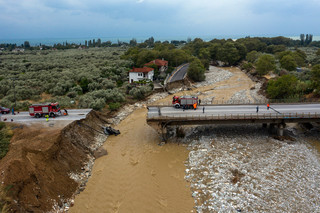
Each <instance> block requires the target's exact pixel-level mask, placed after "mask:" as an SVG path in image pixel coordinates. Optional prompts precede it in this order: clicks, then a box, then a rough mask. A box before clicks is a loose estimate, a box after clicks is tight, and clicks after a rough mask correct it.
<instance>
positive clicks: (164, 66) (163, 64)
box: [144, 59, 168, 72]
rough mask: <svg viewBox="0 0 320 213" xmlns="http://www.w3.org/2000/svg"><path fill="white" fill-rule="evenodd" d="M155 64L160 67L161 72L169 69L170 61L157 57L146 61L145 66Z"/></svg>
mask: <svg viewBox="0 0 320 213" xmlns="http://www.w3.org/2000/svg"><path fill="white" fill-rule="evenodd" d="M153 64H155V65H156V66H157V67H158V70H159V72H165V71H166V70H167V69H168V61H165V60H163V59H162V60H160V59H155V60H153V61H150V62H148V63H146V64H145V65H144V66H150V65H153Z"/></svg>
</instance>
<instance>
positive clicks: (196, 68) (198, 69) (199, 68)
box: [188, 59, 205, 81]
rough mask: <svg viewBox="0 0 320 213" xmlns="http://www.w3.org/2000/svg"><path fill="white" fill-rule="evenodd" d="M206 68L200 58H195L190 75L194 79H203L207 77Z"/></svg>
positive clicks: (190, 66) (190, 67) (189, 71)
mask: <svg viewBox="0 0 320 213" xmlns="http://www.w3.org/2000/svg"><path fill="white" fill-rule="evenodd" d="M204 72H205V68H204V67H203V65H202V63H201V61H200V60H199V59H194V60H193V61H192V62H191V63H190V65H189V69H188V76H189V77H190V78H191V79H192V80H194V81H203V80H204V79H205V75H204Z"/></svg>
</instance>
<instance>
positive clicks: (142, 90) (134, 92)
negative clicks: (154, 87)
mask: <svg viewBox="0 0 320 213" xmlns="http://www.w3.org/2000/svg"><path fill="white" fill-rule="evenodd" d="M150 92H151V88H150V87H149V86H141V87H134V88H133V89H131V90H130V92H129V94H130V95H131V96H133V97H134V98H135V99H138V100H142V99H144V98H145V97H146V96H147V95H148V94H149V93H150Z"/></svg>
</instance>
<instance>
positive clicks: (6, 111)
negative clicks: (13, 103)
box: [0, 106, 10, 114]
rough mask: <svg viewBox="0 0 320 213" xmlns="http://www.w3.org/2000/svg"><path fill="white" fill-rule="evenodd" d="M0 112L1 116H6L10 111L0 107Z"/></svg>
mask: <svg viewBox="0 0 320 213" xmlns="http://www.w3.org/2000/svg"><path fill="white" fill-rule="evenodd" d="M0 112H1V113H2V114H8V113H9V112H10V109H8V108H5V107H2V106H0Z"/></svg>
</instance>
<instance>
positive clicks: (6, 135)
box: [0, 122, 12, 160]
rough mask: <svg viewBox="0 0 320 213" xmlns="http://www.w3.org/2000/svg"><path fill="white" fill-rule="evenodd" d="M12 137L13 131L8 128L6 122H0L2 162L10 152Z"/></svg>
mask: <svg viewBox="0 0 320 213" xmlns="http://www.w3.org/2000/svg"><path fill="white" fill-rule="evenodd" d="M11 137H12V133H11V131H9V130H8V129H7V128H6V125H5V123H4V122H0V160H1V159H2V158H3V157H4V156H6V154H7V152H8V151H9V145H10V139H11Z"/></svg>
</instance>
